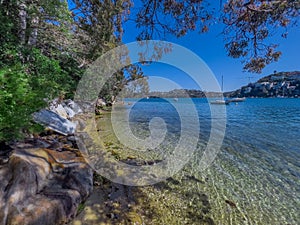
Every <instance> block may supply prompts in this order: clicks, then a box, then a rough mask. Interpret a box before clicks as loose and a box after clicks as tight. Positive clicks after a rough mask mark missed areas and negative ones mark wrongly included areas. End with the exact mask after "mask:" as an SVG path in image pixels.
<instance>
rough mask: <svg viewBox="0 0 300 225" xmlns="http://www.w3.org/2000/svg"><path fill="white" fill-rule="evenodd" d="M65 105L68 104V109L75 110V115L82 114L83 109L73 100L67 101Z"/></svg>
mask: <svg viewBox="0 0 300 225" xmlns="http://www.w3.org/2000/svg"><path fill="white" fill-rule="evenodd" d="M65 104H66V105H67V106H68V107H70V108H71V109H72V110H73V112H74V113H75V114H79V113H82V110H81V108H80V107H79V105H78V104H77V103H76V102H74V101H72V100H71V99H68V100H66V101H65Z"/></svg>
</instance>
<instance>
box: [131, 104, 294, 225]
mask: <svg viewBox="0 0 300 225" xmlns="http://www.w3.org/2000/svg"><path fill="white" fill-rule="evenodd" d="M126 102H132V105H131V106H127V111H128V113H129V119H130V125H131V129H132V131H133V133H134V134H135V135H136V136H138V137H139V138H143V137H146V136H147V135H148V136H149V134H150V131H149V122H150V120H151V119H152V118H154V117H160V118H162V119H163V120H164V121H165V123H166V125H167V130H168V132H167V135H166V138H165V142H164V143H163V144H162V145H161V146H160V147H159V148H160V149H164V152H165V154H169V153H166V152H168V151H172V149H174V147H175V146H176V144H177V142H178V137H179V136H180V129H181V126H182V124H181V122H180V117H183V116H185V117H188V116H191V118H192V115H189V113H190V111H189V110H188V109H189V107H190V105H189V104H193V105H194V106H195V107H196V110H197V112H198V115H197V117H198V118H199V121H200V134H194V135H196V136H197V135H198V136H199V143H198V148H197V149H196V151H195V156H194V158H193V159H192V160H191V161H190V162H189V164H188V166H187V168H188V169H185V170H184V172H181V173H182V174H181V175H178V174H177V176H181V177H182V176H184V174H187V173H188V174H189V176H190V175H193V176H194V177H197V178H198V179H200V180H202V181H205V182H201V183H200V184H195V186H190V184H189V187H188V188H194V189H195V193H197V191H198V192H203V191H204V192H205V193H206V194H207V195H208V196H209V202H210V206H211V209H210V210H209V212H207V214H209V216H210V217H211V218H212V219H213V221H214V223H215V224H295V225H296V224H300V213H299V212H300V99H247V100H246V101H245V102H241V103H238V104H234V103H231V104H230V105H228V106H226V119H227V123H226V133H225V138H224V140H223V144H222V147H221V150H220V152H219V153H218V155H217V157H216V159H215V160H214V162H213V163H212V165H211V166H210V167H209V168H208V169H207V170H205V171H202V172H200V170H199V168H198V163H199V159H201V156H202V153H203V150H204V147H205V145H206V143H207V141H208V138H209V134H210V130H211V115H210V105H209V103H208V102H207V100H206V99H193V103H191V102H188V101H187V100H186V99H179V100H178V101H174V100H172V99H170V100H169V101H166V100H163V99H142V100H139V101H138V102H136V100H133V99H127V100H126ZM176 105H177V106H178V105H180V107H184V108H186V109H187V110H186V111H185V113H184V114H183V115H179V113H178V112H177V111H176V109H175V107H174V106H176ZM212 107H224V106H218V105H214V106H212ZM129 109H130V111H129ZM217 119H222V118H217ZM187 123H191V124H193V123H194V121H193V120H191V121H188V122H187ZM161 154H162V158H163V157H164V156H163V154H164V153H161ZM180 185H181V186H182V188H183V190H184V188H187V187H185V183H184V181H181V184H180ZM194 224H197V221H195V223H194Z"/></svg>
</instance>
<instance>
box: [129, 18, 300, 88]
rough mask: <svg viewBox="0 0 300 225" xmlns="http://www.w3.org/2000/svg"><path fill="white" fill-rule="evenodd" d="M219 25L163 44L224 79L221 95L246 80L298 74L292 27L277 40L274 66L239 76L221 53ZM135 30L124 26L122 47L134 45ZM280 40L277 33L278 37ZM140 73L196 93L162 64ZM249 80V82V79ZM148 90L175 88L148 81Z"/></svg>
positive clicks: (237, 63)
mask: <svg viewBox="0 0 300 225" xmlns="http://www.w3.org/2000/svg"><path fill="white" fill-rule="evenodd" d="M221 31H222V30H221V26H220V25H214V26H212V27H210V31H209V32H208V33H205V34H198V33H197V32H190V33H188V34H187V35H186V36H184V37H182V38H180V39H177V38H175V37H173V36H167V38H166V39H165V40H166V41H170V42H173V43H176V44H179V45H181V46H183V47H186V48H188V49H190V50H191V51H193V52H194V53H196V54H197V55H198V56H199V57H201V58H202V60H204V62H205V63H206V64H207V65H208V66H209V68H210V69H211V70H212V71H213V73H214V74H215V76H216V78H217V79H218V81H219V82H220V85H221V79H222V76H223V77H224V91H230V90H235V89H238V88H240V87H241V86H243V85H247V84H248V83H249V80H250V81H252V82H254V81H256V80H258V79H259V78H261V77H263V76H266V75H269V74H271V73H273V71H275V70H276V71H277V72H280V71H295V70H298V71H300V57H299V55H300V29H299V27H293V28H292V29H290V30H289V35H288V38H287V39H283V38H278V37H274V40H276V39H275V38H277V39H278V40H279V42H277V43H279V44H280V46H279V48H278V50H280V51H282V53H283V54H282V56H281V58H280V60H279V61H278V62H276V63H272V64H270V65H268V66H267V67H266V68H265V69H264V70H263V71H262V73H261V74H255V73H248V72H243V65H242V63H241V59H233V58H230V57H228V56H227V55H226V52H225V49H224V42H223V37H222V35H219V34H220V32H221ZM133 34H137V30H136V28H135V25H134V24H133V23H127V24H126V25H125V34H124V39H123V40H124V43H129V42H132V41H135V35H133ZM278 36H279V37H280V33H278ZM143 71H144V73H145V75H147V76H159V77H166V78H168V79H172V80H173V81H174V82H176V83H177V84H178V85H179V86H181V87H182V88H187V89H199V87H198V86H197V85H196V84H195V83H194V82H193V81H192V80H190V79H188V78H187V76H186V75H185V74H184V73H183V72H182V71H180V70H178V69H176V68H171V67H170V66H165V65H162V64H153V65H150V66H144V67H143ZM249 77H252V78H249ZM149 83H150V89H151V90H162V91H167V90H171V89H173V88H175V87H176V86H175V85H174V86H172V85H164V84H163V83H157V82H155V80H153V79H151V77H150V80H149Z"/></svg>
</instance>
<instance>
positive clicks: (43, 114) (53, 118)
mask: <svg viewBox="0 0 300 225" xmlns="http://www.w3.org/2000/svg"><path fill="white" fill-rule="evenodd" d="M33 119H34V121H35V122H37V123H40V124H42V125H44V126H46V127H47V128H49V129H51V130H54V131H56V132H58V133H60V134H63V135H69V134H74V133H75V130H76V123H73V122H71V121H70V120H67V119H66V118H63V117H61V116H60V115H58V114H56V113H55V112H52V111H50V110H47V109H42V110H40V111H39V112H36V113H34V114H33Z"/></svg>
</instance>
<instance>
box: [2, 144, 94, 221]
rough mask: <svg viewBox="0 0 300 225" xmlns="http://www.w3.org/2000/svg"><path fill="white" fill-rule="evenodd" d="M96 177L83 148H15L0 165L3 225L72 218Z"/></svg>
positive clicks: (68, 219) (90, 189)
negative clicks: (83, 152) (84, 155)
mask: <svg viewBox="0 0 300 225" xmlns="http://www.w3.org/2000/svg"><path fill="white" fill-rule="evenodd" d="M0 162H1V161H0ZM92 178H93V171H92V169H91V168H90V167H89V165H88V164H87V163H86V161H85V158H84V157H83V155H82V154H81V152H80V151H79V150H74V149H70V150H65V151H61V152H58V151H55V150H50V149H44V148H29V149H15V150H13V151H12V152H11V155H10V157H9V160H8V161H7V162H5V163H3V162H2V163H1V164H0V179H1V183H0V225H10V224H22V225H27V224H31V225H35V224H36V225H41V224H43V225H48V224H49V225H53V224H64V223H66V222H68V221H70V220H71V219H72V218H74V216H75V215H76V212H77V207H78V205H79V204H80V202H82V201H84V200H85V199H86V198H87V197H88V195H89V194H90V193H91V191H92V187H93V183H92Z"/></svg>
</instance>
